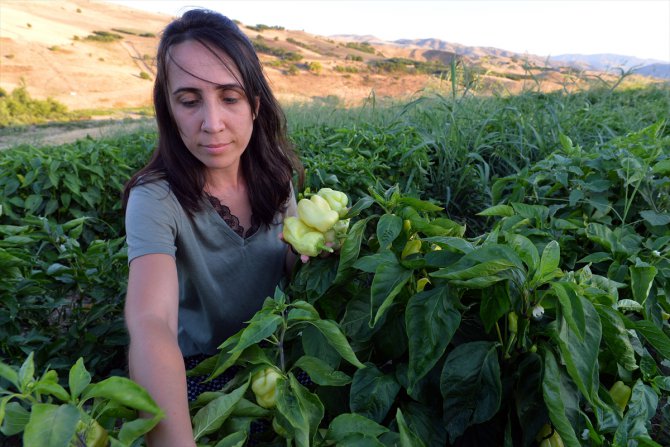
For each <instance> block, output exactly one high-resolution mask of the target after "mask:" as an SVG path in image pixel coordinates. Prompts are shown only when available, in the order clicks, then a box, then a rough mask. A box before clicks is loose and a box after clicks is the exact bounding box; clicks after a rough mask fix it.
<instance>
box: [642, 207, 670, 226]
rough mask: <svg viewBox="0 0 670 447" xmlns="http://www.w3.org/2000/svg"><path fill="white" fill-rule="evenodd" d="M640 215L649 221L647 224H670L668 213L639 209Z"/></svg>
mask: <svg viewBox="0 0 670 447" xmlns="http://www.w3.org/2000/svg"><path fill="white" fill-rule="evenodd" d="M640 216H641V217H642V218H643V219H644V220H646V221H647V222H649V225H652V226H659V227H661V226H664V225H668V224H670V214H669V213H657V212H656V211H652V210H645V211H640Z"/></svg>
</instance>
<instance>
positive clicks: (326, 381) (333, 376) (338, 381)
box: [293, 355, 351, 386]
mask: <svg viewBox="0 0 670 447" xmlns="http://www.w3.org/2000/svg"><path fill="white" fill-rule="evenodd" d="M293 366H294V367H295V368H300V369H302V370H303V371H305V372H306V373H307V374H308V375H309V378H310V379H311V380H312V382H314V383H316V384H317V385H324V386H343V385H347V384H349V383H351V377H349V376H348V375H347V374H345V373H343V372H341V371H336V370H334V369H333V368H332V367H331V366H330V365H329V364H328V363H326V362H324V361H323V360H321V359H319V358H316V357H311V356H308V355H303V356H302V357H300V358H299V359H298V360H297V361H296V362H295V363H294V365H293Z"/></svg>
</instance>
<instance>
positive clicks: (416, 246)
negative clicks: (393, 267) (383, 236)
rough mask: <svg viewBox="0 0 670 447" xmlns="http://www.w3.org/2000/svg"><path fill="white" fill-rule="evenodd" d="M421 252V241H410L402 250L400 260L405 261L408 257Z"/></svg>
mask: <svg viewBox="0 0 670 447" xmlns="http://www.w3.org/2000/svg"><path fill="white" fill-rule="evenodd" d="M420 251H421V240H420V239H410V240H408V241H407V243H406V244H405V247H404V248H403V249H402V253H401V254H400V259H405V258H406V257H407V256H410V255H413V254H416V253H419V252H420Z"/></svg>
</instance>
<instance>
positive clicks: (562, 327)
mask: <svg viewBox="0 0 670 447" xmlns="http://www.w3.org/2000/svg"><path fill="white" fill-rule="evenodd" d="M580 303H581V307H583V309H584V319H585V321H588V324H587V325H586V331H585V332H584V337H580V336H579V335H578V334H577V333H575V331H574V330H572V328H571V327H570V325H569V324H568V323H567V321H566V319H565V317H563V318H562V319H561V321H560V322H559V333H558V340H556V341H557V343H558V345H559V347H560V350H561V355H562V357H563V361H564V362H565V366H566V368H567V370H568V373H569V374H570V377H571V378H572V380H574V381H575V383H576V384H577V387H578V388H579V390H580V391H581V392H582V394H583V395H584V397H585V398H586V399H587V400H588V401H589V403H591V405H593V406H598V404H599V402H600V400H599V398H598V374H597V373H598V353H599V352H600V340H601V337H602V327H601V324H600V317H599V316H598V313H597V312H596V310H595V308H594V307H593V304H591V302H590V301H589V300H587V299H586V298H583V297H581V296H578V300H576V302H575V303H573V309H574V307H575V305H576V306H579V305H580Z"/></svg>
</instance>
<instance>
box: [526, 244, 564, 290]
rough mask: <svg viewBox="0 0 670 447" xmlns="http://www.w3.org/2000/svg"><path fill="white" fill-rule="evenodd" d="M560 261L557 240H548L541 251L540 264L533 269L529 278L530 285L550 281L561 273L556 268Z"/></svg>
mask: <svg viewBox="0 0 670 447" xmlns="http://www.w3.org/2000/svg"><path fill="white" fill-rule="evenodd" d="M560 262H561V248H560V246H559V245H558V242H556V241H551V242H549V243H548V244H547V245H546V246H545V247H544V250H543V251H542V257H541V258H540V266H539V268H538V269H537V270H536V271H535V274H534V275H533V279H531V282H530V284H531V287H533V288H535V287H537V286H539V285H541V284H544V283H546V282H548V281H550V280H551V279H553V278H556V277H557V276H560V275H561V273H562V272H561V270H560V269H559V268H558V266H559V264H560Z"/></svg>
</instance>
